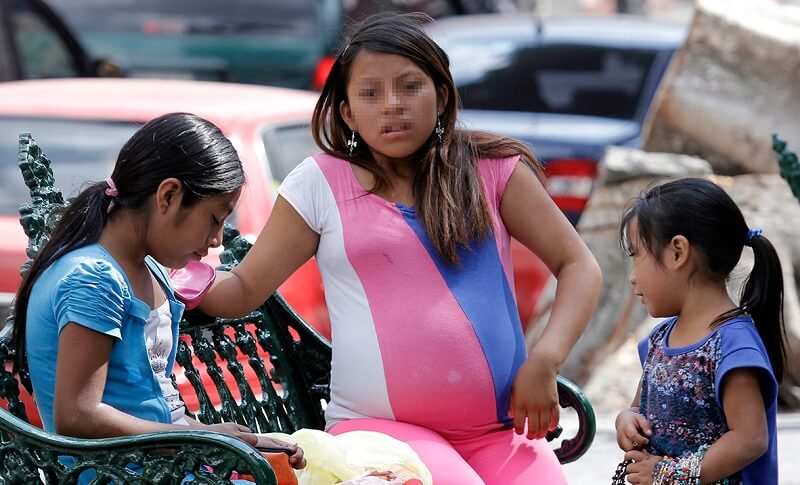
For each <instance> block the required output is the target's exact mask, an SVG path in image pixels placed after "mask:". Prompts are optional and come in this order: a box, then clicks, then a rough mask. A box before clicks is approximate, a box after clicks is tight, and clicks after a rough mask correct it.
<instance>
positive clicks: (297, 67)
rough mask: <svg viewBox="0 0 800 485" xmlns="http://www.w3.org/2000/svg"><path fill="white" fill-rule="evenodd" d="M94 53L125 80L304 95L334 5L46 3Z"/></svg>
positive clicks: (330, 27)
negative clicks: (116, 66)
mask: <svg viewBox="0 0 800 485" xmlns="http://www.w3.org/2000/svg"><path fill="white" fill-rule="evenodd" d="M49 3H50V5H51V6H53V8H55V9H56V10H57V11H58V12H59V13H60V14H61V15H63V17H64V19H65V20H66V22H67V23H68V24H69V25H70V26H71V27H72V28H73V29H75V31H77V32H78V33H79V35H80V36H81V39H82V40H83V41H84V42H85V43H86V45H87V47H88V48H89V50H90V51H91V52H92V53H94V54H95V55H102V56H112V57H114V58H117V59H120V60H121V62H122V63H123V65H124V66H125V68H126V70H127V71H128V72H129V74H130V76H133V77H159V78H173V79H198V80H206V81H227V82H236V83H249V84H267V85H274V86H284V87H291V88H301V89H308V88H310V87H312V85H314V84H315V83H316V81H315V77H318V76H320V74H319V73H318V72H319V71H322V72H324V71H325V68H326V65H325V64H326V63H325V56H327V55H329V54H330V53H331V52H332V51H333V49H334V48H335V46H336V42H337V40H338V35H339V30H340V26H341V4H340V0H291V1H290V0H262V1H257V2H256V1H251V0H226V1H224V2H222V1H218V0H170V1H162V0H136V1H130V0H129V1H117V2H113V1H108V0H49Z"/></svg>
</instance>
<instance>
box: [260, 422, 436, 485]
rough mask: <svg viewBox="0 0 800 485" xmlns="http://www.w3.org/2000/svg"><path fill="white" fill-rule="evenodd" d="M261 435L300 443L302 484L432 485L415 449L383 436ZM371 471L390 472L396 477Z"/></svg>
mask: <svg viewBox="0 0 800 485" xmlns="http://www.w3.org/2000/svg"><path fill="white" fill-rule="evenodd" d="M262 436H267V437H270V438H275V439H279V440H283V441H288V442H290V443H297V444H298V445H300V447H301V448H303V453H304V456H305V458H306V462H307V465H306V467H305V468H303V469H301V470H297V479H298V483H299V485H332V484H336V483H342V482H347V481H348V480H351V481H350V482H347V484H348V485H401V484H402V485H433V478H432V477H431V473H430V471H429V470H428V468H427V467H426V466H425V464H424V463H422V460H420V458H419V456H417V454H416V453H415V452H414V450H413V449H412V448H411V447H410V446H409V445H408V444H406V443H403V442H402V441H399V440H396V439H394V438H392V437H391V436H387V435H385V434H383V433H377V432H374V431H349V432H347V433H342V434H340V435H336V436H334V435H332V434H329V433H326V432H324V431H320V430H316V429H301V430H298V431H296V432H295V433H293V434H291V435H287V434H283V433H266V434H264V435H262ZM372 472H391V476H392V477H393V478H390V477H389V474H383V475H382V474H380V473H377V474H375V473H372ZM353 480H355V481H353ZM358 480H360V481H358Z"/></svg>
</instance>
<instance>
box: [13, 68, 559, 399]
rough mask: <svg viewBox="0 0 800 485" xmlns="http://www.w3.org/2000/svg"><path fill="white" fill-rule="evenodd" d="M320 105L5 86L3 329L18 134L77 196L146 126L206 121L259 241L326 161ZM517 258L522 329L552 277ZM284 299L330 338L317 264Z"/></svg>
mask: <svg viewBox="0 0 800 485" xmlns="http://www.w3.org/2000/svg"><path fill="white" fill-rule="evenodd" d="M316 100H317V94H316V93H311V92H305V91H297V90H289V89H283V88H273V87H266V86H253V85H242V84H224V83H206V82H198V81H177V80H169V81H168V80H146V79H63V80H55V79H54V80H39V81H20V82H8V83H0V180H2V181H3V182H2V183H3V190H2V191H0V233H1V234H3V235H4V236H3V237H2V238H0V318H2V319H3V321H4V320H5V315H4V313H6V312H7V308H8V305H9V304H10V302H11V299H12V297H13V295H14V293H15V292H16V289H17V287H18V286H19V283H20V276H19V268H20V266H21V265H22V263H23V262H24V261H25V259H26V256H25V247H26V245H27V237H26V236H25V234H24V232H23V231H22V227H21V226H20V224H19V214H18V212H17V210H18V208H19V205H20V204H21V203H23V202H27V201H29V200H30V197H29V195H28V191H27V187H26V186H25V185H24V183H23V181H22V176H21V175H20V173H19V169H18V167H17V165H16V163H15V160H16V159H17V138H18V135H19V133H20V132H23V131H28V132H30V133H31V134H32V135H33V138H34V139H35V140H36V141H37V143H38V144H39V145H40V146H41V147H42V149H43V150H44V152H45V154H46V155H48V157H49V158H50V159H51V160H52V161H53V165H52V168H53V171H54V174H55V179H56V184H57V185H58V186H59V188H60V189H61V190H62V192H63V193H64V195H65V196H70V195H71V194H73V195H74V194H75V192H76V191H77V189H78V188H79V187H80V185H81V184H83V183H84V182H86V181H90V180H91V181H97V180H102V179H104V178H105V177H107V176H108V175H109V174H110V173H111V169H112V167H113V165H114V162H115V160H116V157H117V154H118V152H119V149H120V148H121V147H122V145H123V144H124V143H125V141H127V139H128V138H129V137H130V136H131V135H132V134H133V132H134V131H136V129H137V128H138V127H139V126H140V125H141V124H143V123H144V122H146V121H148V120H150V119H152V118H154V117H156V116H159V115H161V114H164V113H168V112H173V111H185V112H191V113H194V114H197V115H199V116H201V117H203V118H206V119H208V120H210V121H212V122H213V123H215V124H216V125H218V126H219V127H220V128H221V129H222V131H223V132H224V133H225V134H226V135H227V136H228V137H229V138H230V139H231V140H232V141H233V144H234V146H235V147H236V149H237V150H238V151H239V155H240V157H241V158H242V161H243V163H244V168H245V173H246V175H247V184H246V186H245V188H244V191H243V192H242V197H241V199H240V201H239V205H238V207H237V210H236V212H235V213H234V215H233V216H232V217H231V222H233V223H235V224H236V225H237V226H238V228H239V230H240V231H241V233H242V234H243V235H245V236H246V237H248V238H249V239H251V240H254V239H255V236H256V235H257V234H258V233H259V231H260V230H261V228H262V227H263V225H264V223H265V222H266V220H267V216H268V215H269V211H270V208H271V207H272V201H273V198H274V197H275V194H276V191H275V187H277V184H279V183H280V181H281V180H283V178H284V177H285V176H286V174H288V173H289V171H291V169H292V168H294V167H295V166H296V165H297V164H298V163H299V162H300V161H302V160H303V159H304V158H306V157H307V156H309V155H312V154H314V153H316V152H319V149H318V148H317V147H316V146H315V145H314V142H313V140H312V138H311V129H310V120H311V113H312V111H313V108H314V105H315V103H316ZM212 256H213V255H211V256H210V257H212ZM514 258H515V259H514V279H515V283H516V293H517V301H518V305H519V309H520V312H521V315H522V318H523V319H522V321H523V322H525V321H527V319H528V317H529V316H530V313H531V311H532V309H533V306H534V304H535V302H536V299H537V298H538V296H539V292H540V291H541V289H542V287H543V286H544V283H545V281H546V279H547V275H549V273H548V272H547V269H546V268H545V267H544V266H543V264H542V263H541V262H540V261H539V260H538V259H536V258H535V257H533V256H532V255H531V254H530V253H529V252H528V251H527V250H526V249H524V248H523V247H522V246H521V245H519V244H517V243H515V246H514ZM210 262H212V263H213V261H210ZM279 291H280V292H281V294H282V295H283V296H284V297H285V298H286V300H287V301H288V302H289V303H290V304H291V305H292V307H294V309H295V310H297V311H298V313H299V314H300V315H301V316H303V317H304V318H305V319H306V320H307V321H308V322H310V323H311V324H312V325H313V326H314V327H315V328H317V329H318V330H319V331H320V333H322V334H323V335H326V336H329V335H330V323H329V320H328V313H327V309H326V307H325V301H324V295H323V292H322V280H321V278H320V275H319V272H318V270H317V268H316V263H315V262H314V261H313V260H312V261H310V262H309V263H307V264H306V265H304V266H303V267H302V268H300V270H298V271H297V272H296V273H295V274H294V275H292V277H291V278H289V280H287V281H286V282H285V283H284V284H283V285H282V286H281V287H280V288H279ZM244 367H245V368H249V366H244ZM177 380H178V384H179V387H180V388H181V389H182V391H183V390H184V389H187V390H188V388H189V385H188V383H186V382H185V379H184V378H183V376H182V375H177ZM184 386H185V387H184ZM206 388H207V389H210V388H213V386H211V385H209V386H206ZM231 388H232V389H235V388H236V386H231ZM182 394H183V396H184V397H185V398H186V399H187V405H188V406H189V408H190V409H196V406H195V403H194V399H193V396H194V393H193V392H191V391H189V392H182ZM212 397H213V396H212ZM193 406H195V407H193Z"/></svg>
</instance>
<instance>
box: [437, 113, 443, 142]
mask: <svg viewBox="0 0 800 485" xmlns="http://www.w3.org/2000/svg"><path fill="white" fill-rule="evenodd" d="M435 131H436V137H437V138H438V139H439V143H442V135H444V126H442V119H441V118H440V117H439V116H438V115H437V116H436V130H435Z"/></svg>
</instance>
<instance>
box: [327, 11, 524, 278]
mask: <svg viewBox="0 0 800 485" xmlns="http://www.w3.org/2000/svg"><path fill="white" fill-rule="evenodd" d="M426 20H430V18H429V17H427V16H425V15H423V14H379V15H374V16H371V17H368V18H367V19H365V20H364V21H363V22H361V23H359V24H356V25H355V26H354V27H352V28H351V33H350V35H348V36H347V38H346V40H345V41H344V44H343V45H344V47H343V50H342V52H341V53H340V54H339V56H338V57H337V59H336V62H334V64H333V67H332V68H331V72H330V74H329V76H328V78H327V80H326V82H325V86H324V87H323V88H322V93H321V94H320V97H319V100H318V101H317V106H316V108H315V109H314V115H313V119H312V131H313V136H314V141H316V143H317V145H319V147H320V148H321V149H322V150H324V151H325V152H326V153H328V154H330V155H333V156H335V157H338V158H342V159H345V160H348V161H349V162H351V163H353V164H356V165H358V166H360V167H363V168H365V169H366V170H369V171H370V172H371V173H372V174H373V176H374V177H375V181H376V182H375V186H374V187H372V188H371V189H370V192H371V193H374V192H379V191H380V190H382V189H383V188H385V187H386V185H387V184H388V181H387V177H386V174H385V173H384V171H383V170H382V169H381V167H380V166H378V165H377V164H376V163H375V161H374V159H373V157H372V154H371V152H370V151H369V147H367V146H365V145H366V144H365V143H359V144H358V145H357V147H356V149H355V150H354V151H353V154H352V156H351V155H350V148H349V147H348V146H347V140H348V139H349V137H350V129H349V128H348V126H347V124H346V123H345V121H344V119H343V118H342V115H341V113H340V112H339V105H340V104H341V103H342V101H345V102H346V101H347V85H348V83H349V81H350V70H351V69H352V66H353V61H354V60H355V58H356V56H357V55H358V53H359V52H360V51H361V50H362V49H366V50H368V51H370V52H378V53H384V54H394V55H399V56H402V57H405V58H407V59H409V60H411V61H412V62H414V63H415V64H416V65H417V66H419V68H420V69H422V70H423V71H424V72H425V73H426V74H427V75H428V76H430V77H431V79H433V84H434V86H435V87H436V89H437V93H438V92H439V91H440V88H442V87H445V88H446V89H447V93H448V96H447V99H446V100H445V101H446V103H445V108H444V112H443V113H442V115H441V122H442V126H443V127H444V129H445V131H444V134H443V136H442V142H441V143H438V141H437V140H438V139H437V137H436V136H434V135H433V133H431V136H430V138H429V139H428V141H427V143H426V144H424V145H423V146H422V147H421V148H420V151H419V153H418V160H419V164H418V165H417V166H416V167H414V169H415V173H414V179H413V190H414V205H415V210H416V215H417V217H419V218H420V220H421V221H422V224H423V226H424V227H425V231H426V233H427V234H428V237H429V238H430V240H431V243H432V244H433V246H434V247H435V248H436V252H437V253H438V254H439V256H440V257H441V258H442V259H443V260H444V261H447V262H448V263H450V264H453V265H456V264H458V263H459V257H458V253H457V249H458V247H469V245H470V244H471V243H473V242H474V241H481V240H483V239H484V238H485V237H486V236H487V235H488V234H489V233H490V232H491V230H492V217H491V215H490V212H489V208H488V205H487V202H486V199H485V196H484V194H483V189H482V185H481V181H480V176H479V172H478V159H479V158H492V159H496V158H507V157H511V156H515V155H521V157H522V160H523V161H525V162H526V163H528V164H529V165H530V166H531V167H532V168H534V169H535V170H536V171H537V173H540V170H539V167H538V165H537V164H536V159H535V157H534V155H533V154H532V153H531V151H530V150H529V149H528V148H527V147H526V146H525V145H524V144H523V143H520V142H519V141H517V140H513V139H511V138H505V137H501V136H497V135H494V134H490V133H485V132H477V131H467V130H462V129H457V128H456V113H457V110H458V107H459V104H460V101H459V96H458V91H457V90H456V86H455V83H454V82H453V77H452V75H451V74H450V61H449V59H448V57H447V54H445V52H444V51H443V50H442V48H441V47H439V46H438V45H437V44H436V43H435V42H434V41H433V40H431V39H430V38H429V37H428V36H427V35H426V34H425V33H424V32H423V31H422V30H421V29H420V28H419V25H420V24H421V23H423V22H425V21H426Z"/></svg>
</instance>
